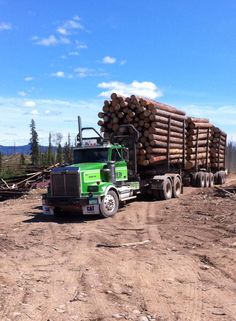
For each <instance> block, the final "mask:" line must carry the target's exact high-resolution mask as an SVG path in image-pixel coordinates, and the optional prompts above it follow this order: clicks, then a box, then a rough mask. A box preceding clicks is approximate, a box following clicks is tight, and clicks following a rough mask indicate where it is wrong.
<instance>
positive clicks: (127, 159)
mask: <svg viewBox="0 0 236 321" xmlns="http://www.w3.org/2000/svg"><path fill="white" fill-rule="evenodd" d="M123 155H124V160H125V161H126V162H127V163H128V162H129V149H128V148H124V149H123Z"/></svg>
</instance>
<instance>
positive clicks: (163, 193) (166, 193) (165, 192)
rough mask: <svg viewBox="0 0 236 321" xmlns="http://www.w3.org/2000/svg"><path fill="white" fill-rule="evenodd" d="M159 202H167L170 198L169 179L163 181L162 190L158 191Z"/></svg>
mask: <svg viewBox="0 0 236 321" xmlns="http://www.w3.org/2000/svg"><path fill="white" fill-rule="evenodd" d="M159 193H160V199H161V200H169V199H171V197H172V183H171V180H170V179H169V178H166V179H165V180H164V181H163V189H161V190H159Z"/></svg>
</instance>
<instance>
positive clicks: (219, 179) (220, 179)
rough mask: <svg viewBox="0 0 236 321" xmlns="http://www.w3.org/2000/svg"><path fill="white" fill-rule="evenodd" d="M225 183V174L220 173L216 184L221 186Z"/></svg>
mask: <svg viewBox="0 0 236 321" xmlns="http://www.w3.org/2000/svg"><path fill="white" fill-rule="evenodd" d="M224 183H225V172H223V171H220V172H219V173H218V184H219V185H223V184H224Z"/></svg>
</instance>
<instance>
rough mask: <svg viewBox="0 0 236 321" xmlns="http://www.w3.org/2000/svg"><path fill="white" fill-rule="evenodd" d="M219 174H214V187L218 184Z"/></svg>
mask: <svg viewBox="0 0 236 321" xmlns="http://www.w3.org/2000/svg"><path fill="white" fill-rule="evenodd" d="M219 173H220V172H216V173H215V174H214V184H215V185H218V184H219Z"/></svg>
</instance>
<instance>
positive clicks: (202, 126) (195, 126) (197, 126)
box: [189, 123, 213, 129]
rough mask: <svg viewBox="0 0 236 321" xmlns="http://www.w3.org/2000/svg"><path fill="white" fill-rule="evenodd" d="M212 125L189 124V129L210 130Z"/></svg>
mask: <svg viewBox="0 0 236 321" xmlns="http://www.w3.org/2000/svg"><path fill="white" fill-rule="evenodd" d="M212 126H213V125H212V124H210V123H191V124H189V127H190V128H201V129H203V128H212Z"/></svg>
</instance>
